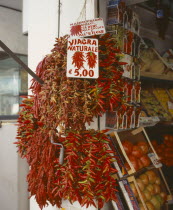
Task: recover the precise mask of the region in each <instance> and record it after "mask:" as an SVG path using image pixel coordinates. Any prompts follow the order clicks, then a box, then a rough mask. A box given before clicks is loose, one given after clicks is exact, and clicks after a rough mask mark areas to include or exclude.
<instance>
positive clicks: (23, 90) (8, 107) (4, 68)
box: [0, 52, 28, 119]
mask: <svg viewBox="0 0 173 210" xmlns="http://www.w3.org/2000/svg"><path fill="white" fill-rule="evenodd" d="M18 57H19V58H20V59H21V60H22V61H23V62H24V63H25V64H27V56H25V55H18ZM27 89H28V73H27V72H26V71H25V70H23V68H22V67H21V66H20V65H19V64H18V63H16V61H14V60H13V58H11V57H9V56H8V55H7V54H6V53H4V52H0V119H15V118H17V115H18V112H19V104H20V103H21V101H22V98H21V97H20V96H22V95H27V91H28V90H27Z"/></svg>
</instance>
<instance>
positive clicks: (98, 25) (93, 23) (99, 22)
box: [70, 18, 106, 37]
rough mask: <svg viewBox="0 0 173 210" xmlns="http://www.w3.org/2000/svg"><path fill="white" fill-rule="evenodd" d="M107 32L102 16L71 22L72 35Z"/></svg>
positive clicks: (91, 34)
mask: <svg viewBox="0 0 173 210" xmlns="http://www.w3.org/2000/svg"><path fill="white" fill-rule="evenodd" d="M105 33H106V31H105V26H104V22H103V19H102V18H95V19H92V20H85V21H80V22H76V23H71V24H70V35H71V36H72V37H75V36H77V37H84V36H93V35H99V34H105Z"/></svg>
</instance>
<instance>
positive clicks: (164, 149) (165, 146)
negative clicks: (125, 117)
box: [151, 134, 173, 166]
mask: <svg viewBox="0 0 173 210" xmlns="http://www.w3.org/2000/svg"><path fill="white" fill-rule="evenodd" d="M151 143H152V145H153V146H154V149H155V150H156V152H157V154H158V156H159V158H160V161H161V162H162V163H163V164H165V165H166V166H173V135H168V134H165V135H164V136H163V139H162V143H161V144H158V142H157V141H156V140H153V141H151Z"/></svg>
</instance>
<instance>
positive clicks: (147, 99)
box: [141, 89, 172, 120]
mask: <svg viewBox="0 0 173 210" xmlns="http://www.w3.org/2000/svg"><path fill="white" fill-rule="evenodd" d="M141 103H142V106H143V109H144V110H145V111H146V112H147V115H148V116H158V117H159V118H160V119H161V120H171V118H172V117H171V116H170V114H169V113H168V112H166V111H165V110H164V108H163V107H162V106H161V104H160V102H159V101H158V100H157V98H156V97H155V95H154V94H153V93H152V92H151V90H149V89H142V90H141Z"/></svg>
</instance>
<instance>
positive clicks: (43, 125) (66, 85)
mask: <svg viewBox="0 0 173 210" xmlns="http://www.w3.org/2000/svg"><path fill="white" fill-rule="evenodd" d="M67 38H68V37H67V36H65V37H61V38H58V39H57V40H56V44H55V46H54V48H53V50H52V53H51V54H50V55H47V56H46V57H45V58H44V59H43V60H42V61H41V62H40V63H39V64H38V66H37V69H36V73H37V75H38V76H39V77H40V78H41V79H42V80H43V81H44V84H43V85H42V86H41V85H40V84H38V83H37V82H36V81H34V80H33V83H32V85H31V89H32V92H33V97H30V98H28V99H25V100H24V101H23V105H22V106H23V110H22V111H21V113H20V117H19V120H18V123H19V125H18V136H17V139H18V142H17V145H18V151H19V153H20V155H21V157H23V158H26V159H27V161H28V163H29V165H30V171H29V174H28V176H27V180H28V185H29V188H28V189H29V192H30V194H31V196H35V198H36V200H37V202H38V204H39V206H40V208H41V209H42V208H43V207H44V206H45V205H46V204H47V202H48V201H49V202H50V203H51V204H52V205H57V206H58V207H61V203H62V200H63V199H68V200H69V201H70V202H71V203H73V202H75V201H78V202H79V203H80V204H81V205H82V206H83V205H86V206H89V205H94V206H98V207H99V208H101V207H102V206H103V204H104V202H107V201H109V200H115V201H116V195H115V191H116V181H115V179H114V178H113V175H114V174H115V173H116V170H115V169H114V168H112V166H111V163H112V161H115V159H114V156H112V155H111V153H112V151H111V150H109V148H108V144H109V139H108V138H107V136H106V135H105V133H104V132H102V131H95V130H86V127H85V125H86V123H88V124H89V123H91V122H92V119H93V117H94V116H96V117H97V116H98V115H100V116H101V115H102V114H103V113H104V112H105V111H106V110H111V111H113V110H117V109H118V108H120V107H121V106H122V104H123V103H124V100H125V99H124V93H123V89H122V87H123V80H122V73H123V69H122V67H121V65H123V64H125V63H122V62H119V60H118V56H117V55H118V53H119V52H120V50H119V49H118V48H117V46H116V41H115V40H114V39H113V38H112V37H111V35H110V34H105V35H101V36H99V37H94V38H98V39H99V56H100V57H99V62H100V63H99V66H100V76H99V78H98V79H96V80H90V79H76V78H67V77H66V63H67ZM81 59H83V58H82V57H81ZM87 59H88V60H89V61H90V65H92V66H94V65H95V62H94V60H95V57H94V55H91V54H88V57H87ZM76 65H79V63H78V64H76ZM57 127H58V130H59V132H57ZM51 136H53V138H54V141H55V142H57V143H62V144H63V145H64V147H65V158H64V163H63V164H62V165H60V164H59V162H58V158H59V148H58V147H57V146H55V145H53V144H52V143H51V142H50V137H51Z"/></svg>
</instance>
